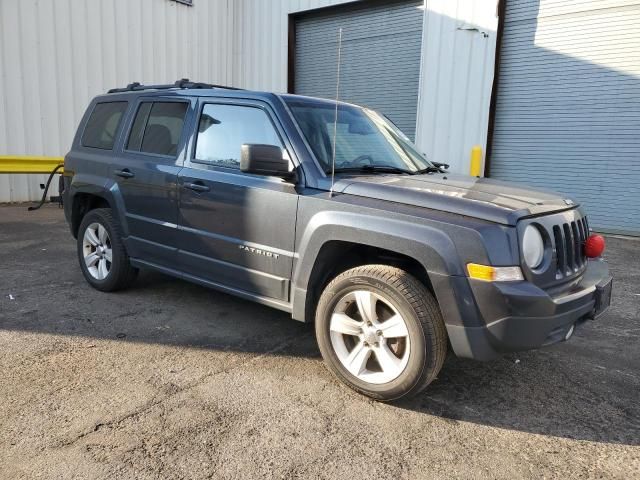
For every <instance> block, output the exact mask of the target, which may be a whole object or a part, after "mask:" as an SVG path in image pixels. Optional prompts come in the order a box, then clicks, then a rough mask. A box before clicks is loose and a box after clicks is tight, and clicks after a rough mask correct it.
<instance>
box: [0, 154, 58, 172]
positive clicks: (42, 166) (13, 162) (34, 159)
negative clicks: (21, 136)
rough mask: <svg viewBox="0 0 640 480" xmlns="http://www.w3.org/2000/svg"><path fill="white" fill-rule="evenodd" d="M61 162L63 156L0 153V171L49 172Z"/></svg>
mask: <svg viewBox="0 0 640 480" xmlns="http://www.w3.org/2000/svg"><path fill="white" fill-rule="evenodd" d="M63 163H64V158H63V157H41V156H27V155H0V173H51V171H52V170H53V169H54V168H56V167H57V166H58V165H61V164H63ZM59 172H60V173H62V169H60V170H59Z"/></svg>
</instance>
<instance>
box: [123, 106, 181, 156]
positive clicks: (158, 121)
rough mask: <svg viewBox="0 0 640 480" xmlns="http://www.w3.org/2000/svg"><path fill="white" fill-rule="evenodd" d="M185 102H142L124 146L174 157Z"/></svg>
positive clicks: (128, 148)
mask: <svg viewBox="0 0 640 480" xmlns="http://www.w3.org/2000/svg"><path fill="white" fill-rule="evenodd" d="M187 107H188V104H187V103H185V102H144V103H141V104H140V107H139V108H138V113H136V118H135V120H134V121H133V126H132V127H131V133H130V134H129V140H128V141H127V150H133V151H136V152H143V153H154V154H157V155H167V156H173V157H175V156H176V155H177V152H178V143H179V142H180V136H181V135H182V127H183V125H184V117H185V115H186V113H187Z"/></svg>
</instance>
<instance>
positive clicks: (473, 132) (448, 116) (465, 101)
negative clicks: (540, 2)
mask: <svg viewBox="0 0 640 480" xmlns="http://www.w3.org/2000/svg"><path fill="white" fill-rule="evenodd" d="M514 1H515V0H514ZM426 6H427V8H426V12H425V17H424V28H423V32H424V33H423V42H422V70H421V72H422V82H421V86H420V99H419V103H418V122H417V136H416V143H417V144H418V146H419V147H420V148H421V149H422V151H423V152H425V153H426V154H427V155H428V158H430V159H432V160H435V161H439V162H445V163H449V164H450V165H451V170H452V171H454V172H457V173H469V157H470V154H471V147H472V146H474V145H481V146H482V151H483V152H485V151H486V142H487V128H488V124H489V104H490V102H491V89H492V86H493V71H494V60H495V53H496V31H497V27H498V17H497V1H496V0H426Z"/></svg>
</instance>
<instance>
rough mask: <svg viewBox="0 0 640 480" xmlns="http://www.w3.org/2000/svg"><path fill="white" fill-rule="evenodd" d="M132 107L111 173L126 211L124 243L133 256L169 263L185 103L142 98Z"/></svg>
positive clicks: (172, 250)
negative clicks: (126, 230)
mask: <svg viewBox="0 0 640 480" xmlns="http://www.w3.org/2000/svg"><path fill="white" fill-rule="evenodd" d="M134 108H135V110H134V111H135V113H134V115H133V116H132V118H131V119H130V121H129V125H128V127H129V128H128V129H127V132H128V133H127V135H126V136H125V138H124V141H123V145H122V148H121V151H120V153H119V154H118V155H117V156H116V157H115V158H114V161H113V164H112V172H111V175H112V177H113V180H114V182H115V185H116V187H117V189H118V190H119V191H120V194H121V195H120V198H122V201H123V205H122V206H121V208H123V209H124V212H125V215H126V221H127V225H128V237H127V239H126V246H127V249H128V252H129V255H130V256H131V257H133V258H136V259H139V260H143V261H147V262H150V263H153V264H158V265H165V266H170V265H172V264H173V262H174V261H175V253H176V245H177V244H176V231H177V223H178V194H177V184H176V180H177V175H178V171H179V170H180V168H182V163H183V161H184V150H185V144H186V141H185V140H186V137H187V135H186V134H185V132H186V129H185V128H184V124H185V120H186V119H187V117H188V112H189V109H190V101H189V100H186V99H175V98H163V97H157V98H149V97H143V98H141V99H140V100H139V101H138V102H137V104H136V105H135V106H134ZM116 197H118V195H116Z"/></svg>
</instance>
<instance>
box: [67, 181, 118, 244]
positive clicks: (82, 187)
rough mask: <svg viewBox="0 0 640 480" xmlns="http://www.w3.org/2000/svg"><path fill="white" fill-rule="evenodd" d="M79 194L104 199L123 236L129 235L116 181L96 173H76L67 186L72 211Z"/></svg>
mask: <svg viewBox="0 0 640 480" xmlns="http://www.w3.org/2000/svg"><path fill="white" fill-rule="evenodd" d="M79 194H88V195H93V196H96V197H100V198H102V199H104V200H105V201H106V202H107V203H108V204H109V207H110V208H111V210H112V212H113V215H114V216H115V217H116V219H117V220H118V222H119V224H120V227H121V229H122V234H123V236H124V237H127V236H128V235H129V227H128V224H127V219H126V215H125V214H124V212H125V206H124V199H123V197H122V192H121V191H120V188H119V186H118V183H117V182H115V181H113V180H111V179H105V178H104V177H101V176H98V175H93V174H87V173H76V174H75V175H74V176H73V179H72V181H71V185H70V187H69V198H70V199H71V211H73V203H74V202H75V199H76V196H77V195H79Z"/></svg>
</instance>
